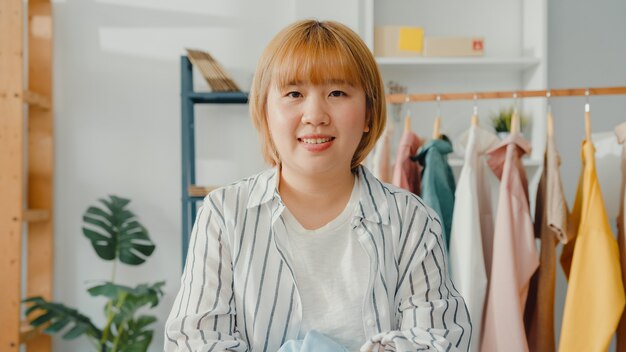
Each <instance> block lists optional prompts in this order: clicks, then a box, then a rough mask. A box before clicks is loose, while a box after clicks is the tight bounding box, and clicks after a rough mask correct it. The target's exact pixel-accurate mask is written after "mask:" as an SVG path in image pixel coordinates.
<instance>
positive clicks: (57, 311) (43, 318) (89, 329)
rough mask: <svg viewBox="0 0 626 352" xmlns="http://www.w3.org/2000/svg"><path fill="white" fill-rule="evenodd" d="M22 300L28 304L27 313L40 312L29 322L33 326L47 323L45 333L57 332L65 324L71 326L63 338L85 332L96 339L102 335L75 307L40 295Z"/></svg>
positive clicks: (71, 337) (74, 336) (75, 336)
mask: <svg viewBox="0 0 626 352" xmlns="http://www.w3.org/2000/svg"><path fill="white" fill-rule="evenodd" d="M24 302H26V303H29V304H30V305H29V307H28V309H27V310H26V314H27V315H28V314H30V313H32V312H34V311H41V312H42V314H41V315H39V316H38V317H37V318H35V319H33V320H32V321H31V322H30V324H31V325H32V326H35V327H38V326H41V325H44V324H48V325H47V327H46V328H45V329H44V332H45V333H49V334H51V333H58V332H59V331H61V330H62V329H63V328H65V327H66V326H68V325H71V326H72V327H71V328H70V329H69V330H67V332H66V333H65V334H64V335H63V338H64V339H68V340H69V339H74V338H77V337H79V336H81V335H83V334H87V336H89V337H90V338H92V339H94V340H96V341H97V340H99V339H100V337H101V336H102V331H101V330H100V329H98V328H97V327H96V326H95V325H93V323H92V322H91V319H89V318H88V317H86V316H84V315H82V314H80V313H78V311H77V310H76V309H72V308H69V307H67V306H65V305H63V304H60V303H54V302H49V301H46V300H45V299H44V298H42V297H32V298H28V299H26V300H24Z"/></svg>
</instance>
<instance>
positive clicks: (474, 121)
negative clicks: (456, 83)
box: [471, 94, 478, 126]
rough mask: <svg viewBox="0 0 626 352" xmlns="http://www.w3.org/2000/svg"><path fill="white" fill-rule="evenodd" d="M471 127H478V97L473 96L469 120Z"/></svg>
mask: <svg viewBox="0 0 626 352" xmlns="http://www.w3.org/2000/svg"><path fill="white" fill-rule="evenodd" d="M471 123H472V126H478V96H477V95H476V94H474V113H473V114H472V119H471Z"/></svg>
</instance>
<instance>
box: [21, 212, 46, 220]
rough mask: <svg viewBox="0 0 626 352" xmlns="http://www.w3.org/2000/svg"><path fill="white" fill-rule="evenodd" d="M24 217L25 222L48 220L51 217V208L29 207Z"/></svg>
mask: <svg viewBox="0 0 626 352" xmlns="http://www.w3.org/2000/svg"><path fill="white" fill-rule="evenodd" d="M23 219H24V221H25V222H41V221H48V220H49V219H50V210H47V209H28V210H25V211H24V215H23Z"/></svg>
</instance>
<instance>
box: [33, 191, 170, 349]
mask: <svg viewBox="0 0 626 352" xmlns="http://www.w3.org/2000/svg"><path fill="white" fill-rule="evenodd" d="M100 202H101V203H102V204H103V205H104V207H103V208H102V207H97V206H90V207H89V208H88V209H87V211H86V212H85V214H84V215H83V222H84V225H83V234H84V235H85V237H87V238H88V239H89V240H90V241H91V245H92V246H93V248H94V250H95V252H96V254H97V255H98V256H99V257H100V258H102V259H104V260H107V261H112V262H113V263H112V275H111V281H104V282H102V283H100V284H98V285H96V286H93V287H91V288H89V289H88V290H87V291H88V292H89V294H90V295H91V296H94V297H97V296H102V297H105V298H106V299H107V303H106V305H105V307H104V313H105V315H106V323H105V325H104V326H103V327H102V328H100V327H98V326H96V325H95V324H94V323H93V322H92V321H91V319H90V318H89V317H87V316H85V315H83V314H81V313H80V312H79V311H78V310H76V309H74V308H70V307H68V306H65V305H63V304H61V303H56V302H50V301H47V300H46V299H44V298H42V297H30V298H28V299H26V300H24V302H26V304H27V305H28V308H27V309H26V312H25V314H26V315H31V313H32V315H34V316H35V318H34V319H32V320H30V324H31V325H32V326H34V327H45V328H44V329H43V332H44V333H47V334H56V333H62V332H63V338H64V339H74V338H77V337H79V336H82V335H85V336H86V337H87V338H88V339H89V341H90V342H91V343H92V345H93V347H94V350H95V351H98V352H104V351H111V352H115V351H147V350H148V346H149V345H150V342H151V341H152V336H153V330H151V329H150V325H151V324H152V323H154V322H155V321H156V317H154V316H152V315H144V314H143V313H141V312H140V310H141V308H144V307H146V306H149V307H151V308H152V307H155V306H156V305H157V304H158V303H159V299H160V298H161V297H162V296H163V291H162V287H163V286H164V285H165V282H164V281H160V282H157V283H154V284H140V285H138V286H136V287H129V286H124V285H120V284H116V283H115V274H116V272H115V271H116V265H117V262H118V261H120V262H122V263H125V264H129V265H139V264H142V263H143V262H145V261H146V259H147V258H148V257H149V256H150V255H151V254H152V252H153V251H154V249H155V245H154V243H153V242H152V241H151V240H150V236H149V234H148V231H147V230H146V228H145V227H144V226H143V225H142V224H141V223H139V221H138V220H137V217H136V216H135V214H133V212H132V211H130V210H128V209H127V205H128V204H129V203H130V200H128V199H124V198H120V197H116V196H109V198H108V199H100ZM68 326H69V328H67V327H68ZM66 328H67V329H66Z"/></svg>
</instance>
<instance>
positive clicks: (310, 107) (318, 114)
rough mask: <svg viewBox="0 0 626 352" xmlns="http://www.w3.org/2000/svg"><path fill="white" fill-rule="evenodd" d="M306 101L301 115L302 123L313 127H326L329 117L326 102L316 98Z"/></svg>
mask: <svg viewBox="0 0 626 352" xmlns="http://www.w3.org/2000/svg"><path fill="white" fill-rule="evenodd" d="M307 100H308V101H307V102H306V104H305V108H304V111H303V113H302V123H303V124H311V125H314V126H318V125H328V124H329V123H330V116H329V114H328V109H327V106H326V102H325V101H324V100H323V99H321V98H317V97H310V98H309V99H307Z"/></svg>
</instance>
